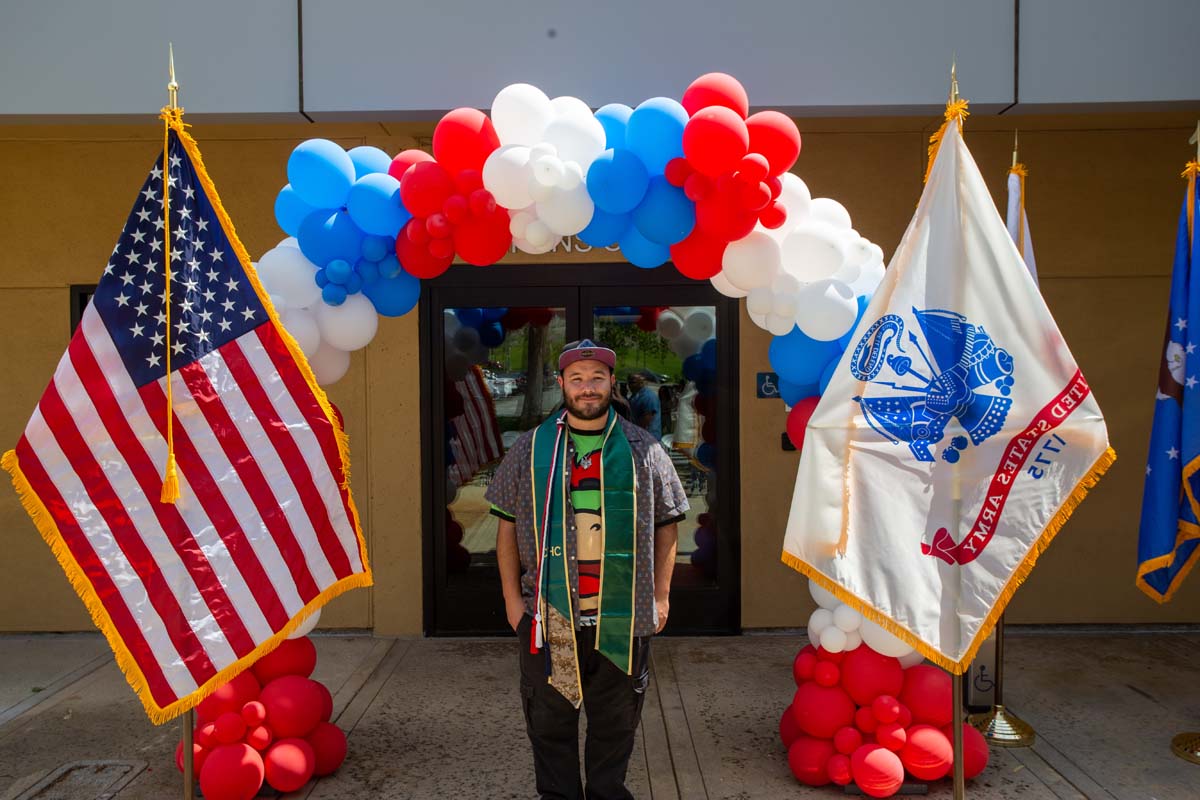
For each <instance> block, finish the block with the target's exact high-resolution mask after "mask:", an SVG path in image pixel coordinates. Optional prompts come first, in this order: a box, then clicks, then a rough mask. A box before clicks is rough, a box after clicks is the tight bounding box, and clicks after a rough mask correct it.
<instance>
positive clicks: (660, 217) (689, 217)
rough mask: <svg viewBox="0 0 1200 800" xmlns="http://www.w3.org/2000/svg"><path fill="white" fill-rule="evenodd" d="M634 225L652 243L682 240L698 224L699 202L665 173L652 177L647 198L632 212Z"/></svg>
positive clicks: (667, 243) (673, 242) (647, 190)
mask: <svg viewBox="0 0 1200 800" xmlns="http://www.w3.org/2000/svg"><path fill="white" fill-rule="evenodd" d="M633 224H634V225H636V226H637V229H638V231H640V232H641V234H642V235H643V236H645V237H646V238H647V239H649V240H650V241H652V242H657V243H658V244H665V245H672V244H675V243H676V242H682V241H683V240H684V239H686V238H687V237H688V234H690V233H691V232H692V228H694V227H696V204H695V203H693V202H692V201H691V200H688V198H687V195H686V194H684V193H683V189H680V188H679V187H678V186H672V185H671V184H670V183H668V182H667V179H666V178H664V177H663V176H662V175H655V176H654V177H653V178H651V179H650V186H649V188H647V189H646V197H645V198H644V199H643V200H642V202H641V204H640V205H639V206H638V207H637V208H636V209H635V210H634V212H633Z"/></svg>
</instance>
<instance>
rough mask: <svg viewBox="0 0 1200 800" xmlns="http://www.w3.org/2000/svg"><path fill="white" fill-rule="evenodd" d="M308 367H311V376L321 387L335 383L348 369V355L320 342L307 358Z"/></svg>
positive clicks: (326, 343)
mask: <svg viewBox="0 0 1200 800" xmlns="http://www.w3.org/2000/svg"><path fill="white" fill-rule="evenodd" d="M308 365H309V366H310V367H312V371H313V376H314V377H315V378H316V379H317V383H318V384H320V385H321V386H329V385H330V384H332V383H337V382H338V381H340V380H341V379H342V376H343V375H345V374H346V371H347V370H348V369H350V354H349V353H347V352H346V351H345V350H338V349H337V348H336V347H333V346H332V345H330V344H329V343H328V342H321V346H320V347H318V348H317V351H316V352H315V353H313V354H312V355H311V356H309V357H308Z"/></svg>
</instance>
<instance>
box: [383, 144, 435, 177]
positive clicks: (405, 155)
mask: <svg viewBox="0 0 1200 800" xmlns="http://www.w3.org/2000/svg"><path fill="white" fill-rule="evenodd" d="M422 161H433V156H431V155H429V153H426V152H425V151H424V150H403V151H401V152H400V154H399V155H398V156H396V157H395V158H393V159H392V163H391V165H390V166H389V167H388V175H391V176H392V177H393V178H395V179H396V180H398V181H399V180H403V178H404V173H406V172H408V168H409V167H411V166H412V165H413V164H420V163H421V162H422Z"/></svg>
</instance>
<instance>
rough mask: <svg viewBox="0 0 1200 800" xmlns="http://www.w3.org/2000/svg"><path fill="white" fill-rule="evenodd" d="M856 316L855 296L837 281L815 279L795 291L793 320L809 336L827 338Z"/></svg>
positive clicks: (838, 334)
mask: <svg viewBox="0 0 1200 800" xmlns="http://www.w3.org/2000/svg"><path fill="white" fill-rule="evenodd" d="M857 318H858V299H857V298H856V297H855V296H854V292H853V290H851V288H850V287H849V286H847V285H846V284H844V283H842V282H841V281H832V280H829V281H817V282H816V283H810V284H808V285H807V286H804V287H801V289H800V291H799V292H797V293H796V324H797V325H799V326H800V330H801V331H803V332H804V334H805V335H806V336H808V337H810V338H813V339H817V340H819V341H822V342H831V341H833V340H834V339H837V338H839V337H841V336H845V335H846V333H847V332H848V331H849V330H850V328H851V326H852V325H854V320H855V319H857Z"/></svg>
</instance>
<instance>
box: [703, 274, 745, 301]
mask: <svg viewBox="0 0 1200 800" xmlns="http://www.w3.org/2000/svg"><path fill="white" fill-rule="evenodd" d="M708 282H709V283H711V284H712V285H713V288H714V289H716V290H717V291H718V292H720V293H721V294H723V295H725V296H726V297H734V298H737V297H745V296H746V295H747V294H748V292H747V291H746V290H745V289H739V288H738V287H736V286H734V285H733V284H732V283H730V282H729V279H728V278H726V277H725V273H724V272H718V273H717V274H716V275H713V276H712V277H711V278H709V279H708Z"/></svg>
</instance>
